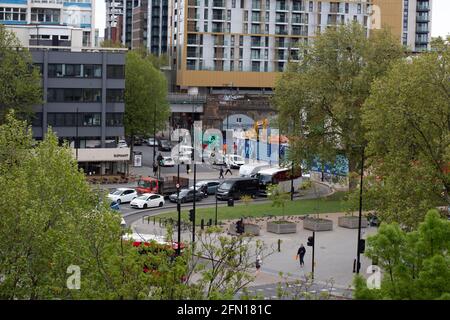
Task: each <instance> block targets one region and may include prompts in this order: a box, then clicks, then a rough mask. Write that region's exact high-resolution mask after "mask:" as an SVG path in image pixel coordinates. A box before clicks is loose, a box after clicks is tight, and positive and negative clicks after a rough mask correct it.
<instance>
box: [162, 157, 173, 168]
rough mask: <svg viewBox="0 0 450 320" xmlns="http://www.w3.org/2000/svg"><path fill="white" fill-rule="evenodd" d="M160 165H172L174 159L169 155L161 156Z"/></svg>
mask: <svg viewBox="0 0 450 320" xmlns="http://www.w3.org/2000/svg"><path fill="white" fill-rule="evenodd" d="M160 166H161V167H173V166H175V161H173V159H172V158H171V157H163V158H162V160H161V163H160Z"/></svg>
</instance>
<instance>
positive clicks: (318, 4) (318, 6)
mask: <svg viewBox="0 0 450 320" xmlns="http://www.w3.org/2000/svg"><path fill="white" fill-rule="evenodd" d="M317 11H318V12H321V11H322V2H320V1H319V2H318V3H317Z"/></svg>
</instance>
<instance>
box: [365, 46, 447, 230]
mask: <svg viewBox="0 0 450 320" xmlns="http://www.w3.org/2000/svg"><path fill="white" fill-rule="evenodd" d="M449 77H450V45H448V44H444V43H443V42H442V43H441V44H440V45H439V44H438V45H435V48H434V51H432V52H429V53H424V54H421V55H420V56H418V57H413V58H408V59H406V60H403V61H399V62H397V63H396V64H395V66H394V67H393V68H392V70H390V71H389V72H388V73H387V74H386V75H385V76H384V77H382V78H379V79H378V80H376V81H375V82H374V83H373V86H372V91H371V95H370V97H369V98H368V99H367V100H366V102H365V105H364V107H363V124H364V126H365V127H366V128H367V129H366V130H367V132H366V138H367V140H368V142H369V144H368V149H367V153H368V154H369V155H370V157H369V159H368V162H369V166H370V168H371V172H372V175H373V176H375V177H377V179H373V181H372V185H371V187H370V190H369V191H368V193H367V196H369V197H370V201H371V202H373V206H374V207H375V208H376V209H377V211H379V214H380V217H381V218H382V220H384V221H387V222H390V221H397V222H399V223H402V224H403V225H404V226H405V227H408V228H415V227H416V226H417V224H418V223H419V222H420V221H422V220H423V217H424V213H425V212H426V211H427V210H428V209H430V208H433V207H436V206H438V205H443V204H447V205H450V195H449V192H450V170H449V164H450V127H449V119H450V82H449V81H448V79H449Z"/></svg>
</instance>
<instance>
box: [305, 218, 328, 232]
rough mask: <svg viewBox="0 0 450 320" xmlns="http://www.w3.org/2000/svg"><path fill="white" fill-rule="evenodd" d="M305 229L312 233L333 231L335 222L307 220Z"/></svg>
mask: <svg viewBox="0 0 450 320" xmlns="http://www.w3.org/2000/svg"><path fill="white" fill-rule="evenodd" d="M303 229H306V230H311V231H330V230H333V221H332V220H328V219H316V218H307V219H305V220H303Z"/></svg>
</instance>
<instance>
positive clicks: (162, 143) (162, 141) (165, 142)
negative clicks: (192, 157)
mask: <svg viewBox="0 0 450 320" xmlns="http://www.w3.org/2000/svg"><path fill="white" fill-rule="evenodd" d="M161 145H164V146H168V145H169V141H168V140H161Z"/></svg>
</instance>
